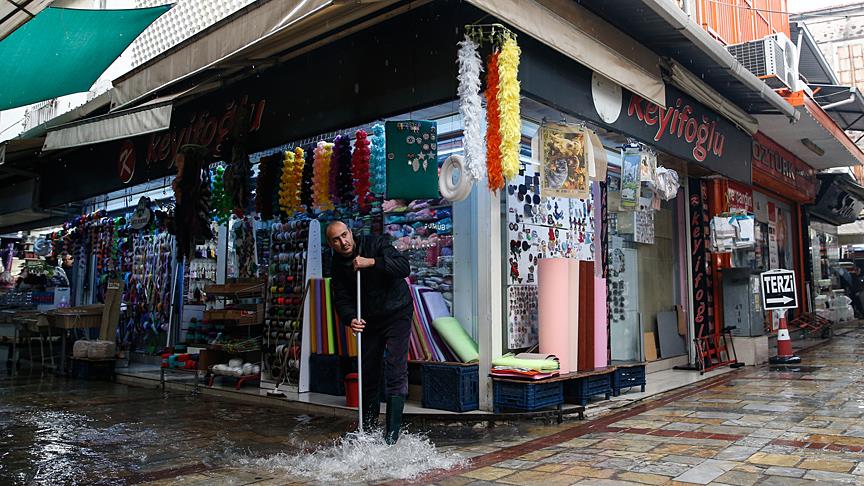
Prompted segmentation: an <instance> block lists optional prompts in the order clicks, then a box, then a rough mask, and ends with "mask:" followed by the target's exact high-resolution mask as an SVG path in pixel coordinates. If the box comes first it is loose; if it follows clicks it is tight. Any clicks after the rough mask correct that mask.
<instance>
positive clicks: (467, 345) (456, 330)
mask: <svg viewBox="0 0 864 486" xmlns="http://www.w3.org/2000/svg"><path fill="white" fill-rule="evenodd" d="M432 327H434V328H435V330H436V331H438V334H439V335H440V336H441V338H442V339H444V342H445V343H447V345H448V346H450V349H452V350H453V352H454V353H456V356H457V357H458V358H459V360H461V361H462V362H463V363H473V362H474V361H477V360H478V359H480V351H479V349H478V348H477V343H475V342H474V340H473V339H471V336H469V335H468V333H467V332H465V328H463V327H462V324H459V321H457V320H456V319H455V318H453V317H439V318H438V319H435V320H434V321H432Z"/></svg>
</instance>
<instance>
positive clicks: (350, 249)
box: [327, 223, 354, 257]
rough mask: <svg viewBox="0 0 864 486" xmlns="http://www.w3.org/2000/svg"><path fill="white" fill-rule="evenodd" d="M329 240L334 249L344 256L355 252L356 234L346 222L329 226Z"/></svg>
mask: <svg viewBox="0 0 864 486" xmlns="http://www.w3.org/2000/svg"><path fill="white" fill-rule="evenodd" d="M327 242H328V243H329V244H330V248H332V249H333V251H335V252H336V253H338V254H340V255H342V256H344V257H350V256H351V255H352V254H353V253H354V234H352V233H351V230H350V229H348V226H346V225H345V224H344V223H337V224H334V225H331V226H330V227H329V228H327Z"/></svg>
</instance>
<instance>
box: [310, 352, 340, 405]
mask: <svg viewBox="0 0 864 486" xmlns="http://www.w3.org/2000/svg"><path fill="white" fill-rule="evenodd" d="M347 374H348V373H347V372H346V366H344V359H343V358H342V356H340V355H338V354H312V355H309V391H310V392H313V393H324V394H325V395H337V396H344V395H345V375H347Z"/></svg>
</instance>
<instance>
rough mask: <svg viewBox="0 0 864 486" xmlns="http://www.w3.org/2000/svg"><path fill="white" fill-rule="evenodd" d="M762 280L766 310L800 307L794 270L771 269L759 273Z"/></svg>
mask: <svg viewBox="0 0 864 486" xmlns="http://www.w3.org/2000/svg"><path fill="white" fill-rule="evenodd" d="M759 278H760V280H761V281H762V299H763V300H764V302H765V310H777V309H795V308H797V307H798V292H796V289H795V272H793V271H792V270H769V271H767V272H762V273H761V274H760V275H759Z"/></svg>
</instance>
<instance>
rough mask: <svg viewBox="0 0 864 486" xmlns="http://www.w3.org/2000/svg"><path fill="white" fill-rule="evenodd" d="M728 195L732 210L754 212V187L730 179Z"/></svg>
mask: <svg viewBox="0 0 864 486" xmlns="http://www.w3.org/2000/svg"><path fill="white" fill-rule="evenodd" d="M726 196H727V197H728V198H729V201H728V202H729V210H730V211H735V210H738V211H745V212H748V213H752V212H753V189H751V188H749V187H747V186H745V185H744V184H739V183H737V182H735V181H729V182H728V184H727V189H726Z"/></svg>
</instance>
